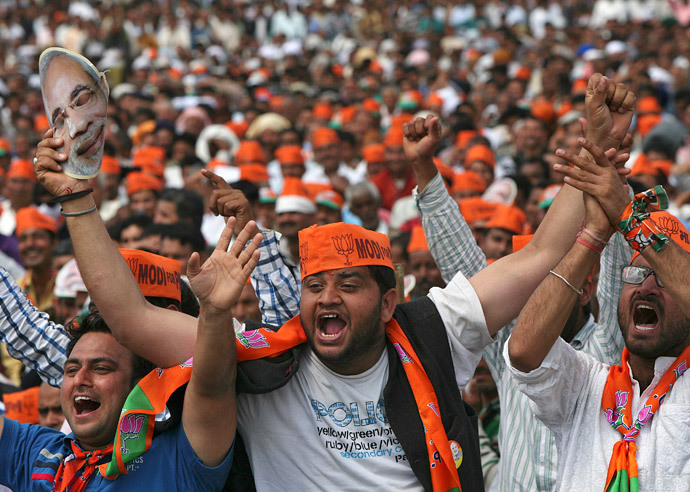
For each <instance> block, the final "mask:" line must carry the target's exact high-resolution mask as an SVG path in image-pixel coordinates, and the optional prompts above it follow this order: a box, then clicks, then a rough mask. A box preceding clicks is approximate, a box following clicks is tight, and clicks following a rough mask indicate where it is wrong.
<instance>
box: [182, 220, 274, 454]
mask: <svg viewBox="0 0 690 492" xmlns="http://www.w3.org/2000/svg"><path fill="white" fill-rule="evenodd" d="M234 226H235V219H234V218H231V219H229V220H228V223H227V224H226V226H225V229H224V230H223V232H222V234H221V236H220V239H219V240H218V244H217V245H216V249H215V250H214V251H213V254H212V255H211V256H210V258H209V259H208V260H206V262H205V263H204V264H203V265H200V264H199V263H200V260H199V255H198V253H194V254H193V255H192V257H191V258H190V260H189V267H188V270H187V271H188V274H189V280H190V283H191V286H192V290H193V291H194V294H196V296H197V297H198V298H199V304H200V307H201V316H200V318H199V330H198V333H197V338H196V345H195V347H194V367H193V369H192V376H191V379H190V381H189V385H188V386H187V391H186V393H185V398H184V408H183V410H182V425H183V427H184V431H185V434H186V435H187V438H188V439H189V443H190V444H191V445H192V448H193V449H194V452H195V453H196V455H197V456H198V457H199V459H200V460H201V461H202V462H203V463H204V464H205V465H206V466H209V467H212V466H217V465H219V464H220V463H222V461H223V459H224V458H225V456H226V455H227V453H228V451H229V449H230V446H231V445H232V442H233V440H234V438H235V429H236V427H237V402H236V395H235V379H236V376H237V350H236V345H235V333H234V331H233V328H232V314H231V311H230V310H231V308H232V307H233V306H234V305H235V303H236V302H237V299H239V297H240V294H241V293H242V288H243V287H244V284H245V283H246V282H247V278H249V273H250V272H251V271H252V270H253V269H254V267H255V266H256V263H257V262H258V260H259V252H258V251H257V248H258V246H259V243H260V242H261V239H262V237H261V234H256V235H255V236H254V238H251V232H250V231H253V230H254V224H253V223H249V224H248V225H247V227H245V228H244V229H243V230H242V232H240V233H239V235H238V236H237V240H236V241H235V242H234V243H233V244H232V246H231V247H230V250H229V251H227V249H228V246H229V245H230V240H231V239H232V233H233V228H234ZM245 244H246V245H247V247H246V248H245V249H244V250H243V249H242V248H243V247H244V245H245Z"/></svg>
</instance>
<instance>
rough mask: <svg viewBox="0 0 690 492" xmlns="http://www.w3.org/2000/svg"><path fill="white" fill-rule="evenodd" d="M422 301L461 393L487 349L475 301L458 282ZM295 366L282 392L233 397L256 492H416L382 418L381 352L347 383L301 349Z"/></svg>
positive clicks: (384, 362)
mask: <svg viewBox="0 0 690 492" xmlns="http://www.w3.org/2000/svg"><path fill="white" fill-rule="evenodd" d="M429 297H430V298H431V300H432V301H433V302H434V304H435V305H436V308H437V309H438V310H439V313H440V314H441V317H442V318H443V320H444V325H445V327H446V331H447V334H448V339H449V342H450V346H451V351H452V354H453V366H454V369H455V375H456V382H457V383H458V386H459V387H464V386H465V385H466V384H467V383H468V382H469V380H470V378H471V377H472V375H473V373H474V368H475V366H476V365H477V363H478V362H479V358H480V357H481V351H482V349H483V347H484V346H486V345H487V344H489V343H491V342H492V339H491V337H490V336H489V333H488V330H487V328H486V321H485V320H484V313H483V311H482V308H481V304H480V303H479V298H478V297H477V295H476V293H475V291H474V289H472V287H471V285H470V284H469V282H468V281H467V280H466V279H465V278H464V277H463V276H462V275H458V276H456V277H455V278H454V279H453V280H452V281H451V283H450V284H449V285H448V286H447V287H446V288H445V289H439V288H434V289H432V290H431V291H430V292H429ZM300 365H301V366H300V369H299V371H298V372H297V374H296V375H295V376H294V377H293V378H292V379H291V380H290V381H289V382H288V383H287V384H286V385H285V386H283V387H282V388H280V389H278V390H276V391H273V392H271V393H268V394H263V395H249V394H241V395H239V397H238V413H239V419H238V421H239V423H238V430H239V432H240V434H241V435H242V437H243V439H244V442H245V444H246V447H247V453H248V455H249V459H250V462H251V464H252V471H253V473H254V479H255V483H256V487H257V490H259V491H263V490H266V491H273V490H295V491H300V492H303V491H305V490H339V491H344V490H352V491H362V490H396V491H397V490H415V491H416V490H422V487H421V484H420V483H419V481H418V480H417V478H416V477H415V475H414V472H413V471H412V469H411V468H410V466H409V464H408V462H407V460H406V459H405V453H404V451H403V449H402V447H401V446H400V444H399V443H398V441H397V438H396V436H395V433H394V432H393V429H392V428H391V427H390V425H389V424H388V420H387V417H386V413H385V405H384V403H383V389H384V387H385V385H386V383H387V380H388V357H387V354H386V352H385V351H384V353H382V354H381V357H380V359H379V360H378V362H377V363H376V364H375V365H374V366H373V367H372V368H370V369H368V370H367V371H365V372H364V373H362V374H357V375H354V376H343V375H340V374H337V373H334V372H333V371H331V370H329V369H328V368H327V367H326V366H324V365H323V363H321V361H320V360H319V359H318V358H317V357H316V356H315V355H314V353H313V352H312V351H311V350H310V349H309V348H305V349H304V350H303V351H302V354H301V357H300Z"/></svg>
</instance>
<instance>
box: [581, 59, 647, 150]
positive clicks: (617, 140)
mask: <svg viewBox="0 0 690 492" xmlns="http://www.w3.org/2000/svg"><path fill="white" fill-rule="evenodd" d="M585 111H586V114H587V133H586V137H587V139H588V140H589V141H591V142H593V143H595V144H596V145H599V146H600V147H601V148H603V149H609V148H614V149H618V148H619V147H620V146H621V142H623V139H624V138H625V135H626V133H627V132H628V128H630V123H631V122H632V117H633V113H634V111H635V94H634V93H633V92H632V91H629V90H628V89H627V88H626V87H625V84H621V83H619V84H616V83H614V82H613V81H612V80H610V79H609V78H607V77H605V76H603V75H601V74H599V73H596V74H594V75H592V77H590V79H589V82H588V84H587V92H586V94H585Z"/></svg>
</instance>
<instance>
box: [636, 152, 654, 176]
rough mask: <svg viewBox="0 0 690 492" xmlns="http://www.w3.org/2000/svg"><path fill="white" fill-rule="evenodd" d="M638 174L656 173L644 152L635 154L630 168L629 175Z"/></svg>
mask: <svg viewBox="0 0 690 492" xmlns="http://www.w3.org/2000/svg"><path fill="white" fill-rule="evenodd" d="M638 174H652V175H656V169H654V167H653V166H652V165H651V164H650V162H649V158H648V157H647V155H646V154H645V153H644V152H643V153H641V154H640V155H639V156H637V159H636V160H635V163H634V164H633V165H632V169H631V170H630V176H637V175H638Z"/></svg>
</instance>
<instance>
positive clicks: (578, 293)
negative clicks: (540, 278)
mask: <svg viewBox="0 0 690 492" xmlns="http://www.w3.org/2000/svg"><path fill="white" fill-rule="evenodd" d="M549 273H552V274H553V275H555V276H556V277H558V278H560V279H561V280H562V281H563V282H565V285H567V286H568V287H570V288H571V289H573V290H574V291H575V293H576V294H577V295H582V289H580V290H577V289H576V288H575V287H573V284H571V283H570V282H568V281H567V280H566V279H565V277H564V276H562V275H559V274H557V273H556V272H554V271H553V270H549Z"/></svg>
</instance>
